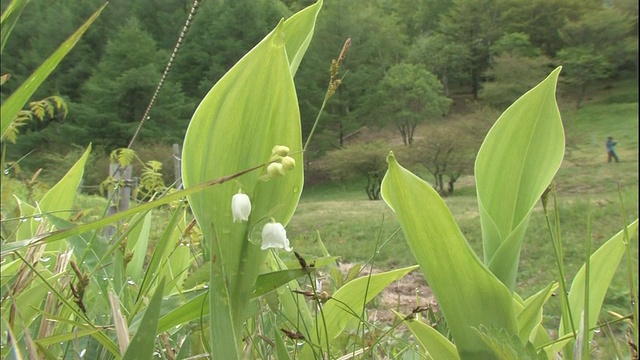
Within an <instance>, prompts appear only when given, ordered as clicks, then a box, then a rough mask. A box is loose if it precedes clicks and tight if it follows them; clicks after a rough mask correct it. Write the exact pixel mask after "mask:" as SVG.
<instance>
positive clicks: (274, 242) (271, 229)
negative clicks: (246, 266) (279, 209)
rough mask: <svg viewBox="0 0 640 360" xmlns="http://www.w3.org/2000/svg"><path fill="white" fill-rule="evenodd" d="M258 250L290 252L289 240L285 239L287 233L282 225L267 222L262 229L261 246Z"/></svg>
mask: <svg viewBox="0 0 640 360" xmlns="http://www.w3.org/2000/svg"><path fill="white" fill-rule="evenodd" d="M260 249H262V250H266V249H284V250H286V251H291V250H292V248H291V247H290V246H289V239H287V231H286V230H285V229H284V226H282V224H280V223H277V222H268V223H266V224H265V225H264V227H263V228H262V246H260Z"/></svg>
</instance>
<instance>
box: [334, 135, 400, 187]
mask: <svg viewBox="0 0 640 360" xmlns="http://www.w3.org/2000/svg"><path fill="white" fill-rule="evenodd" d="M388 152H389V150H388V145H387V144H385V143H384V142H380V141H375V142H367V143H358V144H354V145H351V146H346V147H345V148H343V149H336V150H332V151H329V152H327V155H326V157H325V162H326V164H328V167H327V169H326V171H327V172H328V173H329V176H330V177H331V178H332V179H334V180H346V179H358V180H362V179H366V183H365V186H364V191H365V192H366V193H367V196H368V197H369V200H380V185H381V182H382V178H383V177H384V174H385V172H386V170H387V161H386V157H387V153H388Z"/></svg>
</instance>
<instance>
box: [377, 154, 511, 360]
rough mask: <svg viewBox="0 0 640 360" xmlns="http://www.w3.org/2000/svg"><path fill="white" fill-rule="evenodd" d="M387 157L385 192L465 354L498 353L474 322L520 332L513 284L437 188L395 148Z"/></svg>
mask: <svg viewBox="0 0 640 360" xmlns="http://www.w3.org/2000/svg"><path fill="white" fill-rule="evenodd" d="M387 162H388V163H389V170H388V171H387V174H386V175H385V177H384V179H383V180H382V197H383V199H384V201H385V202H386V203H387V204H388V205H389V206H390V207H391V209H393V211H394V212H395V213H396V215H397V216H398V220H399V221H400V226H401V227H402V231H403V232H404V234H405V238H406V239H407V241H408V243H409V247H410V248H411V252H412V253H413V255H414V256H415V258H416V260H417V261H418V264H419V265H420V269H422V272H423V273H424V276H425V279H426V280H427V283H428V284H429V286H430V287H431V290H432V291H433V294H434V295H435V297H436V299H437V300H438V305H439V306H440V309H441V310H442V313H443V314H444V317H445V319H446V320H447V325H448V326H449V328H450V330H451V334H452V335H453V339H454V342H455V344H456V347H457V350H458V353H459V355H460V358H461V359H492V358H494V354H493V353H492V352H491V350H490V349H489V347H488V346H487V345H486V344H485V343H484V342H483V341H482V339H481V338H480V336H479V335H478V333H477V332H476V331H474V330H473V327H478V326H480V325H485V326H487V327H494V328H500V329H505V330H506V331H507V332H508V333H509V334H516V335H517V334H518V326H517V323H516V315H515V312H514V310H513V306H512V297H511V293H510V292H509V289H507V287H506V286H504V284H503V283H501V282H500V280H498V279H497V278H496V277H495V276H494V275H493V274H492V273H491V272H490V271H489V270H488V269H487V268H486V267H485V266H484V265H483V264H482V262H481V261H480V259H479V258H478V257H477V256H476V254H475V253H474V252H473V250H472V249H471V247H470V246H469V244H468V243H467V241H466V240H465V238H464V235H462V232H461V231H460V228H458V225H457V224H456V222H455V221H454V219H453V216H452V215H451V213H450V212H449V209H448V208H447V206H446V205H445V203H444V201H442V199H441V198H440V196H439V195H438V193H437V192H436V191H435V190H434V189H433V188H432V187H431V186H429V184H427V183H426V182H424V181H423V180H422V179H420V178H419V177H417V176H415V175H414V174H412V173H411V172H409V171H407V170H406V169H404V168H403V167H402V166H400V164H398V162H397V161H396V159H395V157H394V156H393V153H392V154H390V155H389V156H388V157H387Z"/></svg>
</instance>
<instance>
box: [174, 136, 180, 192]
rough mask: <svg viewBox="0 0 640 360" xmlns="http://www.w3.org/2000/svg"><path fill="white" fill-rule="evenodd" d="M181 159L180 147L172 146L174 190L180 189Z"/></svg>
mask: <svg viewBox="0 0 640 360" xmlns="http://www.w3.org/2000/svg"><path fill="white" fill-rule="evenodd" d="M181 166H182V158H181V157H180V145H178V144H173V173H174V176H175V184H176V189H178V190H179V189H181V188H182V175H181Z"/></svg>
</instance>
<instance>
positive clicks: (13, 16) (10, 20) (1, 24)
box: [0, 0, 29, 54]
mask: <svg viewBox="0 0 640 360" xmlns="http://www.w3.org/2000/svg"><path fill="white" fill-rule="evenodd" d="M28 2H29V0H13V1H11V2H10V3H9V6H7V8H6V9H5V10H4V12H3V13H2V17H1V18H0V39H2V40H1V42H0V54H2V52H3V51H4V46H5V45H6V43H7V40H8V39H9V34H11V30H13V27H14V26H15V25H16V23H17V22H18V18H20V14H22V10H24V7H25V6H26V5H27V3H28Z"/></svg>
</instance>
